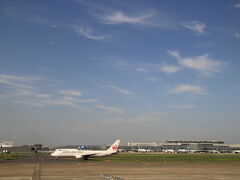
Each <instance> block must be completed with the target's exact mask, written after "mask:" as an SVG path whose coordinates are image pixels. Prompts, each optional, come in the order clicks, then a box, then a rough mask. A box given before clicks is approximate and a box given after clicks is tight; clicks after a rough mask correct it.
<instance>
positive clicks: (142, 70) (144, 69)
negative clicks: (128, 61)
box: [136, 67, 149, 73]
mask: <svg viewBox="0 0 240 180" xmlns="http://www.w3.org/2000/svg"><path fill="white" fill-rule="evenodd" d="M136 71H137V72H144V73H146V72H149V69H146V68H143V67H139V68H137V69H136Z"/></svg>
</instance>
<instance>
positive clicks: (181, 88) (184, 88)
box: [169, 84, 206, 95]
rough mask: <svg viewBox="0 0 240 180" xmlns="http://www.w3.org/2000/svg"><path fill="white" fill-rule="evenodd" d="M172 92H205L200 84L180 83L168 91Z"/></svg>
mask: <svg viewBox="0 0 240 180" xmlns="http://www.w3.org/2000/svg"><path fill="white" fill-rule="evenodd" d="M169 92H170V93H172V94H182V93H192V94H201V95H203V94H206V92H205V90H204V88H203V87H201V86H196V85H190V84H180V85H178V86H175V87H174V88H172V89H171V90H170V91H169Z"/></svg>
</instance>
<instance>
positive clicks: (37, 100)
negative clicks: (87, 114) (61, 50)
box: [0, 74, 98, 111]
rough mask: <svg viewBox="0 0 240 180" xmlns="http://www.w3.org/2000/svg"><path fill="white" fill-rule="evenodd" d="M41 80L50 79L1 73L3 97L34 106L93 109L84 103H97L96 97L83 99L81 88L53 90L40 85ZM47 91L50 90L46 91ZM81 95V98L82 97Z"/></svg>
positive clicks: (0, 80)
mask: <svg viewBox="0 0 240 180" xmlns="http://www.w3.org/2000/svg"><path fill="white" fill-rule="evenodd" d="M40 81H48V80H47V79H46V78H40V77H33V76H17V75H9V74H0V86H1V87H4V88H2V91H1V93H2V95H1V96H0V98H1V99H5V100H7V101H9V102H10V103H11V102H14V103H16V102H17V103H20V104H24V105H29V106H34V107H46V106H68V107H74V108H78V109H81V110H83V111H91V110H90V109H89V108H86V107H84V106H82V103H97V102H98V101H97V100H96V99H83V98H82V96H83V93H82V92H81V91H79V90H71V89H70V90H57V93H56V91H55V92H51V91H49V90H46V89H44V88H41V87H40V86H39V82H40ZM45 83H46V82H45ZM46 91H48V92H47V93H46ZM80 97H81V98H80Z"/></svg>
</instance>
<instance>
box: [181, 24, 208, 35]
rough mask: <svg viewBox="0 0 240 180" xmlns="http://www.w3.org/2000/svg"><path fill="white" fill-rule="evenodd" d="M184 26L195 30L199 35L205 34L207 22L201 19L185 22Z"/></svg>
mask: <svg viewBox="0 0 240 180" xmlns="http://www.w3.org/2000/svg"><path fill="white" fill-rule="evenodd" d="M181 25H182V26H183V27H185V28H187V29H189V30H191V31H193V32H194V33H195V34H196V35H197V36H201V35H203V34H205V29H206V24H205V23H203V22H199V21H191V22H184V23H182V24H181Z"/></svg>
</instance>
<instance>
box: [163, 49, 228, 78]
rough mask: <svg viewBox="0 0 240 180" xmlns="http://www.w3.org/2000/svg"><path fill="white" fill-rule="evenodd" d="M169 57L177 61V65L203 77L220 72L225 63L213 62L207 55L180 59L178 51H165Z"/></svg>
mask: <svg viewBox="0 0 240 180" xmlns="http://www.w3.org/2000/svg"><path fill="white" fill-rule="evenodd" d="M167 52H168V53H169V54H170V55H171V56H173V57H174V58H176V59H177V61H178V63H179V64H180V65H182V66H183V67H186V68H190V69H194V70H197V71H199V72H200V73H201V74H202V75H204V76H212V75H214V74H215V73H218V72H220V70H221V69H222V68H223V66H224V65H225V64H226V63H223V62H220V61H216V60H213V59H211V58H210V57H209V55H208V54H204V55H200V56H195V57H187V58H182V57H181V56H180V53H179V52H178V51H170V50H169V51H167Z"/></svg>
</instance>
